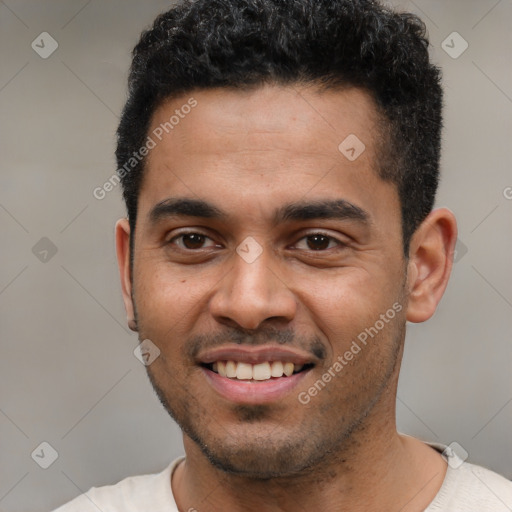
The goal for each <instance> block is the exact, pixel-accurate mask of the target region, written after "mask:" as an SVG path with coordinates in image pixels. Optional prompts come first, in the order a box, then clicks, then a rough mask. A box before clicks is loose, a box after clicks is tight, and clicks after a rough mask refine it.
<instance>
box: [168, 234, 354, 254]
mask: <svg viewBox="0 0 512 512" xmlns="http://www.w3.org/2000/svg"><path fill="white" fill-rule="evenodd" d="M187 235H201V236H203V237H204V238H205V239H208V240H212V239H211V238H210V237H209V236H208V235H205V234H203V233H201V232H200V231H185V232H182V233H180V234H179V235H176V236H174V237H173V238H171V239H170V240H169V241H168V242H166V245H173V242H174V241H175V240H177V239H180V238H182V237H184V236H187ZM318 235H320V236H323V237H325V238H327V239H329V241H334V242H336V244H337V248H338V249H339V248H343V247H346V246H347V244H346V243H344V242H342V241H341V240H338V239H337V238H334V237H333V236H331V235H328V234H327V233H322V232H321V231H315V232H312V233H308V234H307V235H304V236H302V237H301V238H299V240H298V242H300V241H301V240H304V239H307V238H309V237H313V236H318ZM212 241H213V240H212ZM178 247H179V249H180V250H182V251H185V252H195V251H200V250H201V249H204V247H201V248H199V249H188V248H186V247H180V246H178ZM334 248H335V247H328V248H327V249H318V250H314V249H306V250H309V251H311V252H326V251H328V250H330V249H334Z"/></svg>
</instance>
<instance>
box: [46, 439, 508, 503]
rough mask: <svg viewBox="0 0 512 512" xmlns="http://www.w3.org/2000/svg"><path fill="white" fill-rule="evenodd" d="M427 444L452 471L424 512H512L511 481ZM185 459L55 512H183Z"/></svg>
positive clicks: (97, 489)
mask: <svg viewBox="0 0 512 512" xmlns="http://www.w3.org/2000/svg"><path fill="white" fill-rule="evenodd" d="M427 444H429V445H430V446H432V447H433V448H435V449H436V450H438V451H439V452H441V453H444V455H445V457H446V460H447V461H448V468H447V471H446V477H445V479H444V482H443V485H442V486H441V489H440V490H439V492H438V493H437V495H436V497H435V498H434V500H433V501H432V503H431V504H430V505H429V506H428V507H427V508H426V509H425V511H424V512H510V511H512V482H511V481H510V480H507V479H506V478H504V477H503V476H501V475H498V474H497V473H494V472H493V471H490V470H489V469H486V468H483V467H481V466H476V465H474V464H470V463H468V462H462V461H461V459H459V457H458V456H457V455H456V454H455V453H453V452H452V451H450V450H449V449H447V447H446V446H444V445H442V444H438V443H427ZM446 450H447V451H446ZM183 459H184V457H180V458H178V459H176V460H175V461H173V462H172V463H171V464H169V466H167V467H166V468H165V469H164V470H163V471H162V472H161V473H157V474H152V475H139V476H131V477H129V478H125V479H124V480H121V481H120V482H119V483H117V484H115V485H106V486H103V487H92V488H91V489H90V490H89V491H87V492H86V493H85V494H82V495H80V496H78V497H77V498H75V499H74V500H72V501H70V502H69V503H67V504H66V505H63V506H62V507H59V508H58V509H56V510H54V512H98V510H100V511H102V512H179V511H178V507H177V506H176V501H175V500H174V496H173V493H172V489H171V484H170V482H171V474H172V472H173V471H174V469H175V468H176V467H177V466H178V464H179V463H180V462H181V461H182V460H183ZM191 510H192V511H193V510H194V509H191ZM184 512H188V511H184Z"/></svg>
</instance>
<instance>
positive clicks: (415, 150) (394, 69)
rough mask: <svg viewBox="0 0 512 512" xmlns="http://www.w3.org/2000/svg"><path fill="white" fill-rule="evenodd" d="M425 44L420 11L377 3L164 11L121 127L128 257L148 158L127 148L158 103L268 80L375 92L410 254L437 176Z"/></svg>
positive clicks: (381, 167)
mask: <svg viewBox="0 0 512 512" xmlns="http://www.w3.org/2000/svg"><path fill="white" fill-rule="evenodd" d="M428 46H429V43H428V38H427V35H426V27H425V24H424V23H423V22H422V21H421V20H420V19H419V18H418V17H417V16H416V15H414V14H411V13H401V12H395V11H393V10H392V9H390V8H388V7H386V6H384V5H382V4H380V3H379V2H377V1H374V0H182V1H180V2H179V3H178V4H177V5H175V6H174V7H173V8H172V9H170V10H169V11H167V12H165V13H163V14H161V15H159V16H158V17H157V18H156V20H155V22H154V24H153V26H152V28H151V29H149V30H146V31H144V32H143V33H142V35H141V37H140V40H139V42H138V44H137V45H136V46H135V48H134V50H133V54H132V55H133V60H132V65H131V69H130V75H129V79H128V85H129V97H128V100H127V102H126V105H125V107H124V109H123V112H122V117H121V120H120V123H119V128H118V130H117V150H116V157H117V163H118V173H119V171H121V170H123V169H124V171H123V172H121V173H119V174H120V178H121V184H122V188H123V198H124V201H125V203H126V207H127V211H128V218H129V222H130V227H131V233H132V236H131V253H132V258H133V239H134V234H135V223H136V217H137V204H138V196H139V189H140V186H141V183H142V176H143V172H144V162H145V159H144V158H140V159H137V160H134V159H133V158H132V156H133V154H134V152H137V151H138V150H139V149H140V148H141V147H143V146H144V144H145V143H146V140H147V137H148V130H149V126H150V122H151V118H152V115H153V113H154V112H155V110H156V109H157V108H158V107H159V106H160V105H161V104H162V102H163V101H164V100H167V99H170V98H173V97H177V96H179V95H182V94H185V93H187V92H190V91H193V90H196V89H210V88H214V87H228V88H240V89H242V88H244V89H247V88H250V87H257V86H261V85H264V84H276V85H294V84H318V85H319V86H321V87H324V88H333V87H347V86H349V87H350V86H355V87H360V88H362V89H364V90H366V91H367V92H368V93H369V94H370V95H371V96H372V98H373V99H374V101H375V104H376V106H377V109H378V113H379V114H380V116H379V117H380V118H381V119H382V121H383V122H382V123H381V130H380V131H381V132H382V133H381V138H382V139H384V140H385V141H386V144H380V146H379V147H380V148H381V149H380V150H379V152H380V153H381V154H380V155H379V158H378V162H376V167H378V169H377V170H378V174H379V176H380V177H381V178H382V179H383V180H387V181H390V182H392V183H394V184H395V185H396V186H397V190H398V194H399V198H400V203H401V212H402V236H403V247H404V255H405V257H406V258H407V257H408V252H409V244H410V239H411V236H412V235H413V233H414V231H415V230H416V229H417V227H418V226H419V224H420V223H421V222H422V221H423V220H424V219H425V217H426V216H427V215H428V214H429V213H430V211H431V210H432V208H433V205H434V201H435V195H436V190H437V186H438V181H439V159H440V146H441V129H442V88H441V72H440V70H439V68H437V67H436V66H434V65H433V64H432V63H431V62H430V59H429V54H428ZM340 142H341V141H340ZM131 158H132V163H133V166H132V168H131V169H130V170H129V171H126V169H127V166H126V163H127V162H128V161H129V160H130V159H131Z"/></svg>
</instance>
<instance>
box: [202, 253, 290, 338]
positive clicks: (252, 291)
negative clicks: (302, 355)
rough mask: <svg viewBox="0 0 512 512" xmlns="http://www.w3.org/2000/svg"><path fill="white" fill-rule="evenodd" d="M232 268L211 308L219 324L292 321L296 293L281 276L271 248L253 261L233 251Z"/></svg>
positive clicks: (255, 325)
mask: <svg viewBox="0 0 512 512" xmlns="http://www.w3.org/2000/svg"><path fill="white" fill-rule="evenodd" d="M233 261H234V264H233V266H232V267H231V270H230V271H229V272H228V273H227V274H226V275H225V276H224V278H223V279H222V280H221V281H220V283H219V287H218V289H217V290H216V292H215V293H214V295H213V296H212V298H211V300H210V303H209V307H210V312H211V314H212V316H213V317H214V318H215V319H216V320H217V321H218V322H220V323H223V324H228V325H230V326H233V323H236V324H237V326H239V327H242V328H244V329H257V328H258V327H259V326H260V325H261V324H262V323H263V322H265V321H266V320H270V319H274V320H275V321H277V319H279V321H280V322H282V323H286V324H287V323H289V322H291V321H292V320H293V319H294V317H295V314H296V310H297V301H296V297H295V295H294V293H293V292H292V290H290V288H289V287H288V286H287V285H286V282H285V279H284V276H283V275H280V272H279V264H278V262H276V261H275V259H274V257H273V255H272V253H271V251H270V249H265V250H263V252H262V254H261V255H260V256H259V257H258V258H257V259H256V260H255V261H252V262H248V261H246V260H244V259H243V258H242V257H241V256H240V255H239V254H238V253H234V256H233Z"/></svg>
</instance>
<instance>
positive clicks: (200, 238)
mask: <svg viewBox="0 0 512 512" xmlns="http://www.w3.org/2000/svg"><path fill="white" fill-rule="evenodd" d="M207 240H210V241H211V244H210V245H209V246H206V247H215V243H214V242H213V240H211V239H210V238H209V237H207V236H206V235H203V234H201V233H195V232H190V233H182V234H181V235H177V236H175V237H174V238H172V239H171V240H169V242H168V244H169V245H177V246H178V247H179V248H180V249H185V250H191V251H192V250H197V249H203V248H205V246H204V244H205V242H206V241H207Z"/></svg>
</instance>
